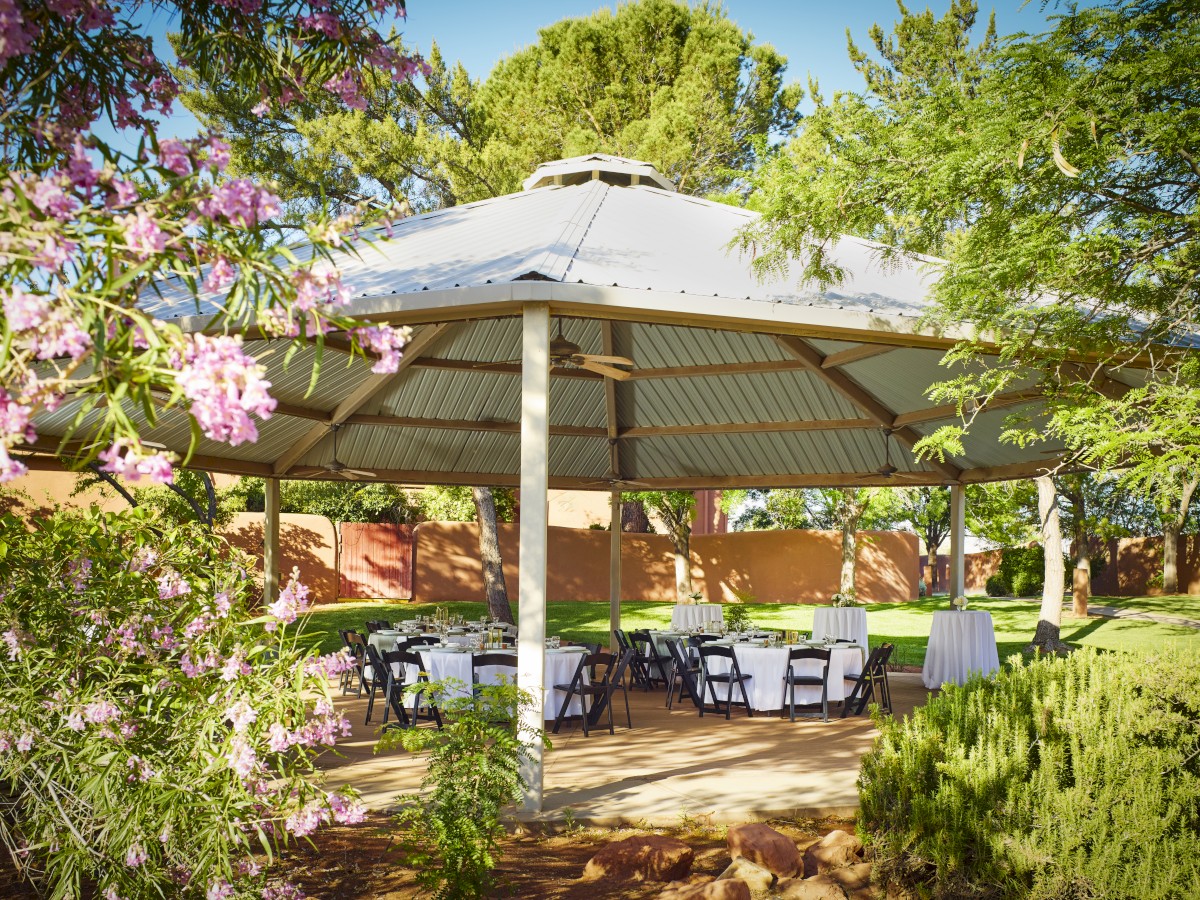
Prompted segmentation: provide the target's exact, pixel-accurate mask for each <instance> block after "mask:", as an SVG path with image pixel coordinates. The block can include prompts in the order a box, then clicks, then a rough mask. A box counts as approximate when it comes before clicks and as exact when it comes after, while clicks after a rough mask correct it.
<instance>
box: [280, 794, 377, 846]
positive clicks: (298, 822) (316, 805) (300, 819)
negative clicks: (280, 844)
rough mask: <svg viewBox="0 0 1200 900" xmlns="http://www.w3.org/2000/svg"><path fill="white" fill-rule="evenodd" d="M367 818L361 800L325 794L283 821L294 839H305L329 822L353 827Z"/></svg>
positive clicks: (310, 801) (365, 809)
mask: <svg viewBox="0 0 1200 900" xmlns="http://www.w3.org/2000/svg"><path fill="white" fill-rule="evenodd" d="M366 817H367V808H366V806H365V805H364V804H363V803H362V801H361V800H359V799H357V798H355V797H346V796H343V795H342V794H326V795H325V797H324V798H322V799H315V800H309V801H308V802H307V803H305V804H304V805H303V806H301V807H300V808H299V809H296V810H295V811H293V812H292V813H291V815H289V816H288V817H287V819H286V820H285V821H284V828H286V829H287V830H288V831H289V832H290V833H291V834H294V835H296V837H307V836H308V835H310V834H312V833H313V832H314V831H316V830H317V829H318V828H320V827H321V826H322V825H326V824H328V823H329V822H330V821H333V822H337V823H338V824H339V825H353V824H356V823H358V822H362V821H364V820H365V819H366Z"/></svg>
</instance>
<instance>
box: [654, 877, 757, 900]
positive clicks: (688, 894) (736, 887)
mask: <svg viewBox="0 0 1200 900" xmlns="http://www.w3.org/2000/svg"><path fill="white" fill-rule="evenodd" d="M658 900H753V898H752V897H751V895H750V888H749V886H747V884H746V882H744V881H739V880H738V879H736V878H730V879H727V880H725V881H706V882H701V883H700V884H689V883H687V882H686V881H683V882H679V883H677V884H671V885H668V886H667V889H666V890H665V891H663V892H662V893H661V894H659V895H658Z"/></svg>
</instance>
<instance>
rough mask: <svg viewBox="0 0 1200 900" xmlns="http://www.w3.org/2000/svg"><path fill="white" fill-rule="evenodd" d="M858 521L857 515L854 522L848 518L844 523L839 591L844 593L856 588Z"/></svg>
mask: <svg viewBox="0 0 1200 900" xmlns="http://www.w3.org/2000/svg"><path fill="white" fill-rule="evenodd" d="M857 523H858V518H857V517H855V519H854V521H853V522H851V521H848V520H847V521H844V522H843V523H842V575H841V578H839V579H838V592H839V593H843V594H844V593H846V592H847V591H853V590H854V574H855V566H854V550H855V546H856V545H857V543H858V541H857V537H858V535H857V533H856V531H855V525H856V524H857Z"/></svg>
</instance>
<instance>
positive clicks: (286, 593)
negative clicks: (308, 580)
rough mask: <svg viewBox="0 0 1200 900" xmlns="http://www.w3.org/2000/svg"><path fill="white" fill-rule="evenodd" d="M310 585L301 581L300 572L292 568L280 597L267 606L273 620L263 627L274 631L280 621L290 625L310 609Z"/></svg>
mask: <svg viewBox="0 0 1200 900" xmlns="http://www.w3.org/2000/svg"><path fill="white" fill-rule="evenodd" d="M308 595H309V590H308V587H307V586H306V585H305V584H303V583H302V582H301V581H300V572H299V570H297V569H293V570H292V575H291V578H289V579H288V583H287V586H286V587H284V589H283V590H281V591H280V592H279V599H278V600H276V601H275V602H274V603H272V604H270V605H269V606H268V607H267V613H268V615H270V616H272V617H273V621H268V622H267V623H266V624H265V625H264V626H263V627H264V628H265V629H266V630H267V631H274V630H275V629H276V628H277V627H279V624H280V623H283V624H284V625H290V624H291V623H292V622H295V621H296V619H297V618H299V616H300V614H301V613H303V612H307V611H308Z"/></svg>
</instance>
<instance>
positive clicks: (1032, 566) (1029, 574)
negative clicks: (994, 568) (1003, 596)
mask: <svg viewBox="0 0 1200 900" xmlns="http://www.w3.org/2000/svg"><path fill="white" fill-rule="evenodd" d="M999 575H1000V577H1001V578H1003V579H1004V583H1005V584H1006V585H1008V587H1009V590H1011V591H1012V593H1013V596H1014V597H1029V596H1032V595H1033V594H1040V593H1041V591H1042V585H1043V584H1045V581H1046V551H1045V549H1044V548H1043V547H1007V548H1005V549H1004V550H1003V551H1001V553H1000V571H999Z"/></svg>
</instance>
